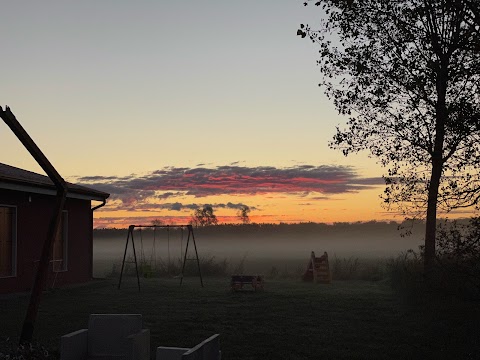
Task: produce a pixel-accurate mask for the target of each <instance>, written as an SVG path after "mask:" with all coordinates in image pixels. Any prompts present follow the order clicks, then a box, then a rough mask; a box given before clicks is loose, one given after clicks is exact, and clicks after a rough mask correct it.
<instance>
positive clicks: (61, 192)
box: [0, 106, 68, 343]
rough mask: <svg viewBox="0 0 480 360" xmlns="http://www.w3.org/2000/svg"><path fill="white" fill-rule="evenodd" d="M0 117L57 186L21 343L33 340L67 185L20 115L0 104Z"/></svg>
mask: <svg viewBox="0 0 480 360" xmlns="http://www.w3.org/2000/svg"><path fill="white" fill-rule="evenodd" d="M0 117H1V118H2V119H3V121H4V122H5V124H7V125H8V127H9V128H10V129H11V130H12V131H13V133H14V134H15V136H16V137H17V138H18V140H20V142H21V143H22V144H23V146H25V148H26V149H27V150H28V152H29V153H30V154H31V155H32V156H33V158H34V159H35V160H36V161H37V163H38V165H40V167H41V168H42V169H43V171H45V173H46V174H47V175H48V177H49V178H50V180H52V182H53V183H54V184H55V187H56V189H57V195H56V204H55V209H54V213H53V215H52V219H51V221H50V224H49V227H48V231H47V236H46V238H45V240H44V242H43V247H42V254H41V257H40V263H39V264H38V269H37V273H36V275H35V283H34V284H33V288H32V293H31V295H30V303H29V304H28V308H27V313H26V315H25V320H24V322H23V327H22V333H21V335H20V343H25V342H31V341H32V337H33V330H34V325H35V319H36V317H37V313H38V307H39V305H40V299H41V296H42V291H43V288H44V286H45V282H46V279H47V273H48V264H49V261H50V253H51V248H52V244H53V242H54V240H55V235H56V234H57V233H58V229H59V227H60V223H61V216H62V210H63V207H64V205H65V199H66V196H67V191H68V189H67V185H66V183H65V180H63V178H62V177H61V176H60V174H59V173H58V172H57V170H55V168H54V167H53V165H52V164H51V163H50V161H48V159H47V157H46V156H45V155H44V154H43V153H42V151H41V150H40V149H39V148H38V146H37V145H36V144H35V142H34V141H33V140H32V138H31V137H30V136H29V135H28V134H27V132H26V131H25V129H24V128H23V127H22V126H21V125H20V123H19V122H18V121H17V118H16V117H15V115H14V114H13V113H12V111H11V110H10V108H9V107H8V106H7V107H6V108H5V110H3V109H2V107H1V106H0Z"/></svg>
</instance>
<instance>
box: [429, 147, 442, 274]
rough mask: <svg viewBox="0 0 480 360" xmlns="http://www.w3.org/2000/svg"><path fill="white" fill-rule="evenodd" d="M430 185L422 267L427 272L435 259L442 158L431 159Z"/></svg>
mask: <svg viewBox="0 0 480 360" xmlns="http://www.w3.org/2000/svg"><path fill="white" fill-rule="evenodd" d="M432 162H433V166H432V173H431V176H430V185H429V188H428V204H427V219H426V224H425V257H424V261H425V262H424V268H425V272H426V273H428V272H429V270H431V269H432V266H433V264H434V261H435V238H436V231H437V197H438V187H439V185H440V177H441V176H442V166H443V165H442V159H441V156H440V159H435V158H434V159H433V161H432Z"/></svg>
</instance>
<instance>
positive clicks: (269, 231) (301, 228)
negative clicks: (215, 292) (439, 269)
mask: <svg viewBox="0 0 480 360" xmlns="http://www.w3.org/2000/svg"><path fill="white" fill-rule="evenodd" d="M458 221H460V222H465V221H467V220H466V219H461V220H458ZM423 226H424V222H423V221H419V220H417V221H411V220H408V221H404V222H401V223H399V222H395V221H388V222H385V221H368V222H353V223H349V222H337V223H333V224H325V223H314V222H307V223H295V224H287V223H280V224H268V223H260V224H258V223H252V224H220V225H211V226H203V227H194V233H195V235H199V236H200V235H208V236H214V237H216V236H219V237H220V236H227V235H228V236H230V237H239V236H248V235H252V234H255V235H265V236H275V235H276V234H281V235H282V237H283V236H285V235H289V234H292V235H293V234H296V235H298V234H304V235H315V234H319V233H322V234H325V233H332V234H333V233H336V234H339V233H343V234H345V233H353V232H355V233H364V234H367V233H385V232H392V231H399V232H405V233H407V232H408V231H409V230H412V229H417V230H418V231H421V229H422V227H423ZM137 229H138V228H136V231H138V230H137ZM127 231H128V229H125V228H124V229H117V228H108V229H95V230H94V236H95V238H118V237H126V235H127ZM141 231H142V232H144V233H151V232H153V228H143V229H142V230H141ZM156 231H157V234H160V233H166V232H167V229H166V228H157V230H156ZM168 231H170V234H178V233H179V232H181V229H180V228H175V227H173V226H172V227H171V228H169V230H168ZM183 231H184V235H185V236H186V234H187V230H186V229H184V230H183Z"/></svg>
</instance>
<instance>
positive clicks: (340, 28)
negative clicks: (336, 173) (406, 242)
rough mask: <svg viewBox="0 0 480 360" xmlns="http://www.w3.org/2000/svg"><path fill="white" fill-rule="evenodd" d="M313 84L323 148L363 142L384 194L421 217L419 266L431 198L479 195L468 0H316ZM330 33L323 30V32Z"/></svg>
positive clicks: (479, 130)
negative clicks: (325, 140)
mask: <svg viewBox="0 0 480 360" xmlns="http://www.w3.org/2000/svg"><path fill="white" fill-rule="evenodd" d="M315 5H318V6H321V7H322V8H323V9H324V11H325V14H326V18H325V19H324V20H322V21H321V23H320V27H319V29H316V30H313V29H311V28H310V26H308V25H300V29H299V30H298V32H297V34H298V35H301V36H302V37H307V36H308V38H310V39H311V40H312V41H313V42H315V43H318V44H319V46H320V51H319V52H320V59H319V60H318V61H317V63H318V65H319V67H320V70H321V72H322V74H323V79H322V81H321V83H320V85H321V86H323V87H324V88H325V92H326V95H327V96H328V97H329V98H330V99H332V100H333V103H334V104H335V106H336V108H337V110H338V111H339V113H340V114H342V115H346V116H348V117H349V120H348V122H347V127H346V128H345V129H339V128H337V133H336V135H335V136H334V139H333V141H332V142H331V143H330V146H331V147H332V148H335V149H340V150H342V151H343V153H344V155H348V154H350V153H352V152H353V153H354V152H358V151H361V150H368V151H369V152H370V154H371V155H373V156H374V157H376V158H378V159H379V161H380V163H381V165H383V166H384V167H386V168H387V174H386V175H385V176H384V177H385V181H386V185H387V187H386V189H385V192H384V196H383V198H384V201H385V203H386V204H387V206H388V207H392V206H395V207H398V208H399V209H401V210H402V211H403V212H404V214H406V215H410V216H411V215H412V214H414V216H418V215H421V216H422V217H423V216H425V217H426V226H425V266H426V268H427V269H428V268H429V267H430V266H431V265H432V264H433V261H434V259H435V231H436V217H437V206H438V207H440V206H441V207H443V209H445V210H447V211H449V210H451V209H453V208H458V207H468V206H472V205H474V204H478V200H479V196H480V191H479V190H480V185H479V184H480V181H479V178H480V176H479V171H478V169H479V166H478V165H479V146H480V141H479V140H480V100H479V97H480V95H479V91H480V89H479V84H480V31H479V28H480V25H479V24H480V22H479V20H480V11H479V2H478V0H451V1H446V0H407V1H391V0H361V1H349V2H347V1H345V0H343V1H342V0H323V1H317V2H315ZM332 35H333V36H332Z"/></svg>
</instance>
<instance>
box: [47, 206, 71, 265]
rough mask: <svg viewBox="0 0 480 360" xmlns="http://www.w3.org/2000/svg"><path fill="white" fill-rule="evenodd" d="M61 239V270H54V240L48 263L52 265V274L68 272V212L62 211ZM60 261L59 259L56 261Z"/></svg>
mask: <svg viewBox="0 0 480 360" xmlns="http://www.w3.org/2000/svg"><path fill="white" fill-rule="evenodd" d="M61 224H62V238H63V259H61V260H62V261H63V266H62V268H61V269H56V268H55V260H54V259H53V253H54V248H55V239H54V241H53V244H52V254H51V259H50V263H51V264H52V272H54V273H59V272H66V271H68V210H62V222H61ZM58 260H60V259H58Z"/></svg>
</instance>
